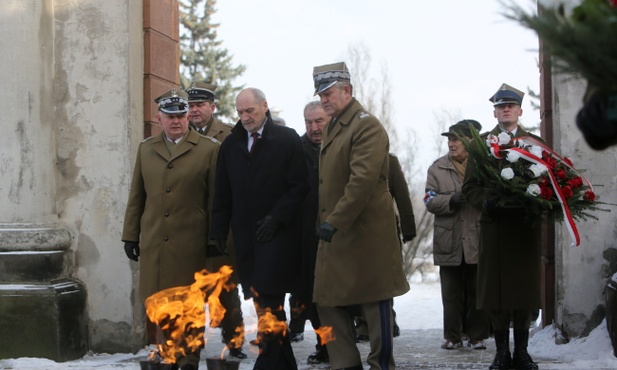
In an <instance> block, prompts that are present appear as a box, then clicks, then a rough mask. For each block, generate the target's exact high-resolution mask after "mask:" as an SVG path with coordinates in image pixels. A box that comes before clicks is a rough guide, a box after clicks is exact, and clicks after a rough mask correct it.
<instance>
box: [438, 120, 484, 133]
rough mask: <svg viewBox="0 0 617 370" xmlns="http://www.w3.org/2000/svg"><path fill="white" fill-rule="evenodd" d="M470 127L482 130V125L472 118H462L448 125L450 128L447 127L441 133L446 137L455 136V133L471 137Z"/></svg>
mask: <svg viewBox="0 0 617 370" xmlns="http://www.w3.org/2000/svg"><path fill="white" fill-rule="evenodd" d="M472 127H473V128H475V129H476V131H480V130H482V125H481V124H480V122H478V121H476V120H474V119H464V120H462V121H458V122H457V123H455V124H454V125H452V126H450V128H449V129H448V132H444V133H442V134H441V135H442V136H448V137H450V136H456V135H463V136H467V137H471V128H472Z"/></svg>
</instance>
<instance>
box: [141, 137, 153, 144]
mask: <svg viewBox="0 0 617 370" xmlns="http://www.w3.org/2000/svg"><path fill="white" fill-rule="evenodd" d="M154 138H155V136H150V137H147V138H145V139H143V140H142V141H141V142H142V143H145V142H146V141H148V140H150V139H154Z"/></svg>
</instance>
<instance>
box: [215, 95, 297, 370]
mask: <svg viewBox="0 0 617 370" xmlns="http://www.w3.org/2000/svg"><path fill="white" fill-rule="evenodd" d="M236 111H237V113H238V116H239V117H240V120H239V121H238V123H237V124H236V126H235V127H234V129H233V130H232V133H231V135H230V136H228V137H227V138H226V139H225V141H224V142H223V144H222V145H221V150H220V152H219V158H218V162H217V170H216V184H215V196H214V205H213V212H212V227H211V234H210V238H212V239H214V240H215V241H216V244H217V246H218V247H219V249H221V250H223V249H225V242H226V238H227V232H228V230H229V227H230V226H231V231H232V235H233V238H234V243H235V247H236V263H237V269H238V274H239V275H240V283H241V284H242V290H243V292H244V296H245V298H247V299H248V298H253V302H254V304H255V308H256V311H257V314H258V316H259V321H260V324H261V323H263V322H265V320H267V319H269V318H270V319H271V318H275V321H276V322H275V325H276V327H278V328H281V330H274V331H271V332H267V331H264V330H263V328H261V326H260V327H258V341H259V356H258V358H257V361H256V363H255V369H280V370H286V369H294V370H295V369H297V364H296V360H295V358H294V355H293V351H292V348H291V342H290V340H289V336H288V335H287V333H286V331H287V325H286V321H287V318H286V314H285V311H284V309H283V307H284V303H285V294H286V293H288V292H291V291H292V290H293V289H294V288H295V287H296V277H297V271H298V270H299V269H300V262H301V261H300V243H301V241H300V235H301V234H300V221H301V217H300V210H301V207H302V202H303V201H304V198H305V197H306V194H307V191H308V188H309V181H308V170H307V167H306V161H305V158H304V152H303V149H302V142H301V141H300V137H299V136H298V134H297V133H296V132H295V131H294V130H293V129H290V128H288V127H283V126H278V125H275V124H274V123H273V122H272V118H271V116H270V114H269V111H268V102H267V100H266V97H265V95H264V93H263V92H262V91H261V90H259V89H255V88H247V89H245V90H242V91H241V92H240V94H238V96H237V98H236Z"/></svg>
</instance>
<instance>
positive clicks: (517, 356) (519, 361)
mask: <svg viewBox="0 0 617 370" xmlns="http://www.w3.org/2000/svg"><path fill="white" fill-rule="evenodd" d="M512 366H513V367H514V368H515V369H516V370H538V364H536V363H535V362H533V360H532V359H531V356H529V353H528V352H527V350H518V351H517V350H515V351H514V355H513V356H512Z"/></svg>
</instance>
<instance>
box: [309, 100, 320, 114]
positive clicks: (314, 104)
mask: <svg viewBox="0 0 617 370" xmlns="http://www.w3.org/2000/svg"><path fill="white" fill-rule="evenodd" d="M317 107H319V108H321V109H323V107H322V106H321V102H320V101H319V100H313V101H310V102H308V104H306V105H305V106H304V113H306V112H307V111H309V110H311V109H313V108H317Z"/></svg>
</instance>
